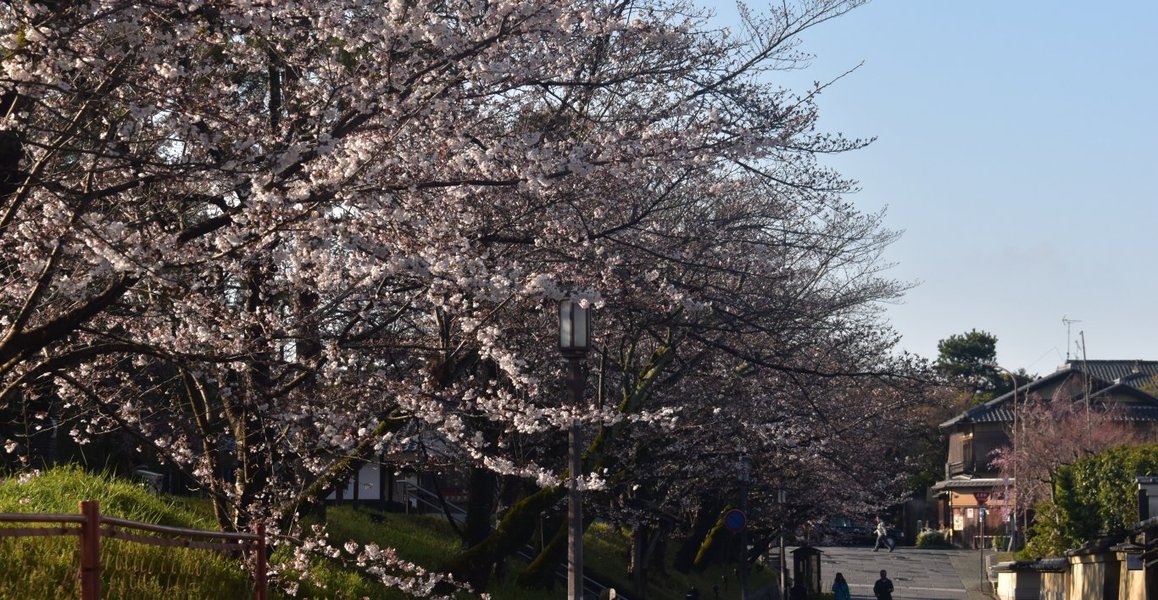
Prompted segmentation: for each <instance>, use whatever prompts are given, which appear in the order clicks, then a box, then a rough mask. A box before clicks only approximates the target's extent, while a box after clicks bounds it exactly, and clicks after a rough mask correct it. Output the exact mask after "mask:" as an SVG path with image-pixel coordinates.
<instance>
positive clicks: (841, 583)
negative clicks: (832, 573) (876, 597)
mask: <svg viewBox="0 0 1158 600" xmlns="http://www.w3.org/2000/svg"><path fill="white" fill-rule="evenodd" d="M832 593H833V594H834V596H835V599H836V600H852V592H850V591H849V590H848V582H847V581H845V580H844V575H842V574H840V573H837V574H836V580H835V581H833V582H832Z"/></svg>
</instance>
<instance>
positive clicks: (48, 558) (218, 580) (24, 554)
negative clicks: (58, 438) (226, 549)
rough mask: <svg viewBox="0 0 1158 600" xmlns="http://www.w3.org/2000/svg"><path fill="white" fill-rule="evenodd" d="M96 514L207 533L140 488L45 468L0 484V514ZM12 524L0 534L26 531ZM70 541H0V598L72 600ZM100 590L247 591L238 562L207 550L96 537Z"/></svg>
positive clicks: (225, 594)
mask: <svg viewBox="0 0 1158 600" xmlns="http://www.w3.org/2000/svg"><path fill="white" fill-rule="evenodd" d="M84 499H91V500H97V501H99V502H100V508H101V513H102V514H103V515H106V516H116V517H121V518H125V519H130V520H133V521H141V522H145V523H153V524H158V525H167V526H171V527H187V528H207V527H209V523H208V521H207V519H206V517H205V516H204V515H199V514H196V513H193V512H190V511H188V510H186V509H183V508H181V507H179V506H177V505H176V504H174V503H172V502H169V501H167V500H165V499H164V498H161V497H158V496H155V495H153V494H151V493H149V492H148V491H147V490H145V489H144V488H142V487H141V486H138V485H134V484H132V483H127V482H122V481H115V480H112V479H109V478H106V477H99V476H92V475H88V474H85V473H83V472H82V471H80V470H79V469H76V468H61V469H53V470H51V471H48V472H46V473H44V474H43V475H40V476H39V477H35V478H33V479H31V480H29V481H27V482H22V481H21V480H19V479H16V478H9V479H5V480H4V481H3V482H0V512H4V513H55V514H77V513H78V512H79V510H78V507H77V504H78V502H79V501H80V500H84ZM29 526H30V525H29V524H13V525H6V527H29ZM78 542H79V539H78V537H76V536H60V537H15V538H13V537H4V538H0V564H3V565H4V568H3V569H2V570H0V598H64V597H77V596H79V584H78V582H77V578H76V572H77V569H78V567H79V564H80V557H79V550H78V546H79V544H78ZM101 561H102V568H103V570H104V573H103V577H102V587H103V592H104V594H103V595H104V597H107V598H144V597H153V598H159V597H167V598H247V597H252V584H251V583H250V581H249V576H248V574H247V573H246V572H244V571H243V570H242V566H241V564H240V561H239V560H237V559H233V558H229V557H226V556H224V555H222V554H221V553H218V552H212V551H202V550H192V549H185V548H173V547H166V548H161V547H156V546H149V545H142V544H136V543H131V542H127V541H124V540H118V539H115V538H111V539H110V538H103V539H102V549H101Z"/></svg>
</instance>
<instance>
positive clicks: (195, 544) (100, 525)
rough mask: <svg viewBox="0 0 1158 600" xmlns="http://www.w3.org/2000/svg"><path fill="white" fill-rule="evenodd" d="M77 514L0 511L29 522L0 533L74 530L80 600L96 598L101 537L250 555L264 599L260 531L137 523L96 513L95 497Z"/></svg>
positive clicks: (1, 516) (4, 519)
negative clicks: (241, 531) (77, 542)
mask: <svg viewBox="0 0 1158 600" xmlns="http://www.w3.org/2000/svg"><path fill="white" fill-rule="evenodd" d="M79 508H80V514H71V515H69V514H23V513H0V524H9V523H18V524H29V525H33V526H28V527H8V526H5V527H0V538H28V537H59V536H77V538H78V540H79V555H80V561H79V562H80V565H79V569H78V571H77V575H76V576H77V579H78V580H79V583H80V597H81V600H98V599H99V598H100V597H101V583H102V568H103V564H102V560H101V545H102V544H101V541H102V539H116V540H123V541H126V542H130V543H134V544H145V545H150V546H168V547H179V548H190V549H201V550H210V551H218V552H223V553H227V554H229V555H233V556H246V555H250V556H252V557H253V561H254V572H253V594H254V598H256V600H266V595H267V587H268V585H267V580H266V544H265V531H264V528H263V527H262V526H261V525H258V526H257V533H224V532H220V531H204V530H199V529H185V528H181V527H166V526H163V525H153V524H150V523H140V522H137V521H130V520H128V519H120V518H117V517H105V516H101V514H100V505H99V503H97V502H96V501H95V500H82V501H81V502H80V507H79Z"/></svg>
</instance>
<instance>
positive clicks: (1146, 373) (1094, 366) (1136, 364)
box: [941, 360, 1158, 428]
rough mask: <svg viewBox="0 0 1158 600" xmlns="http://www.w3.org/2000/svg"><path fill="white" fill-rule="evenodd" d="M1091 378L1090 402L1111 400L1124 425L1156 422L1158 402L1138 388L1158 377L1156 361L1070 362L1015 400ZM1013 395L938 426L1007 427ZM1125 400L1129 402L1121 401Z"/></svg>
mask: <svg viewBox="0 0 1158 600" xmlns="http://www.w3.org/2000/svg"><path fill="white" fill-rule="evenodd" d="M1081 372H1085V373H1088V374H1089V375H1090V380H1091V383H1092V384H1093V385H1092V387H1093V389H1094V392H1093V393H1091V394H1090V400H1091V401H1092V402H1098V403H1099V405H1101V406H1104V401H1105V400H1106V399H1109V398H1113V399H1114V401H1115V404H1117V405H1118V406H1119V407H1120V410H1121V413H1120V414H1121V418H1122V419H1123V420H1126V421H1158V398H1155V397H1154V396H1151V395H1150V394H1148V393H1146V392H1144V391H1142V390H1141V389H1140V387H1139V386H1141V385H1142V384H1143V383H1146V382H1148V381H1150V378H1151V377H1158V361H1145V360H1089V361H1078V360H1071V361H1068V362H1067V363H1066V364H1064V365H1062V366H1061V367H1059V368H1058V370H1057V371H1054V372H1053V373H1050V374H1049V375H1046V376H1045V377H1040V378H1038V379H1036V380H1034V381H1031V382H1030V383H1028V384H1026V385H1023V386H1021V387H1019V388H1017V390H1016V393H1017V397H1019V398H1025V397H1026V396H1027V394H1031V393H1033V392H1034V391H1036V390H1037V389H1040V388H1043V387H1045V386H1048V385H1052V384H1054V383H1057V382H1059V381H1061V380H1064V379H1066V378H1067V377H1070V376H1072V375H1074V374H1076V373H1081ZM1013 399H1014V392H1008V393H1006V394H1004V395H1001V396H998V397H997V398H994V399H993V400H990V401H989V402H986V403H985V404H981V405H979V406H974V407H973V408H970V409H969V410H966V411H965V412H963V413H961V414H959V415H957V416H955V417H953V418H952V419H949V420H948V421H945V422H944V423H941V428H947V427H952V426H954V425H960V424H964V423H1010V422H1012V421H1013V410H1012V406H1013ZM1122 399H1127V400H1128V401H1124V402H1123V401H1121V400H1122Z"/></svg>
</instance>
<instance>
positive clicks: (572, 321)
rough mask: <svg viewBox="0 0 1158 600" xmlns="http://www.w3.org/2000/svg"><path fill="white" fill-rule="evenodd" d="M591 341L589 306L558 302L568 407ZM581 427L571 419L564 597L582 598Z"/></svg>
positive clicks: (579, 391)
mask: <svg viewBox="0 0 1158 600" xmlns="http://www.w3.org/2000/svg"><path fill="white" fill-rule="evenodd" d="M590 345H591V314H590V309H589V308H588V307H586V306H584V305H583V304H582V303H580V302H578V301H575V300H563V301H562V302H560V303H559V352H561V353H562V354H563V357H564V358H566V359H567V392H568V399H569V401H570V403H571V407H572V410H576V411H577V410H578V408H579V402H580V400H581V399H582V398H583V387H584V385H585V383H586V382H585V380H584V377H583V359H584V357H586V356H587V350H588V348H590ZM582 443H583V430H582V429H581V427H580V424H579V419H578V418H572V419H571V430H570V434H569V435H568V448H567V458H568V467H567V468H568V471H569V474H568V477H567V600H583V496H582V493H581V492H580V491H579V472H580V470H581V469H582V464H581V462H582V454H581V452H582V449H581V446H582Z"/></svg>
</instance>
